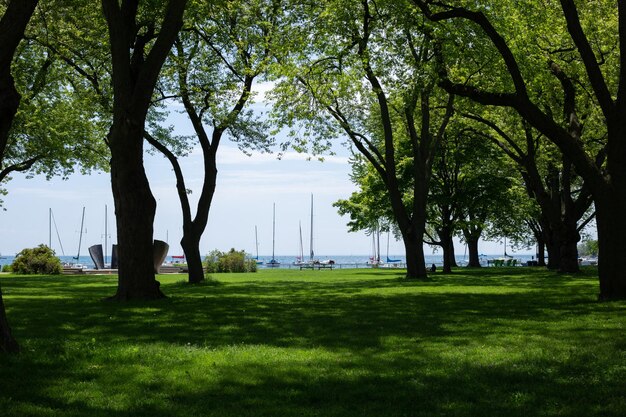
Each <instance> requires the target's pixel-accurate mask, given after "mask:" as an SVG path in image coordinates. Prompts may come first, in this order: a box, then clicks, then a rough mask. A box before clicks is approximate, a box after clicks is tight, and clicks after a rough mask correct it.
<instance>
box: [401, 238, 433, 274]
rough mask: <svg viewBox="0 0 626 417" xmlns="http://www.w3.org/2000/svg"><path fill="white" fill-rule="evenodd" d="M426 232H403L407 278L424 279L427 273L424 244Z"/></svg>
mask: <svg viewBox="0 0 626 417" xmlns="http://www.w3.org/2000/svg"><path fill="white" fill-rule="evenodd" d="M423 236H424V233H423V232H422V233H421V234H420V233H415V232H412V233H411V232H408V233H404V231H403V233H402V240H403V242H404V249H405V256H406V278H407V279H419V280H424V279H427V278H428V275H427V274H426V261H425V259H424V246H423V244H422V239H423Z"/></svg>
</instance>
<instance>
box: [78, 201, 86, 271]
mask: <svg viewBox="0 0 626 417" xmlns="http://www.w3.org/2000/svg"><path fill="white" fill-rule="evenodd" d="M84 224H85V207H83V217H82V218H81V220H80V236H79V237H78V255H76V261H78V260H79V259H80V245H81V243H82V242H83V226H84Z"/></svg>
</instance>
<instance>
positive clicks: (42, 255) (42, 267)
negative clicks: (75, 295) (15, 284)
mask: <svg viewBox="0 0 626 417" xmlns="http://www.w3.org/2000/svg"><path fill="white" fill-rule="evenodd" d="M11 271H12V272H14V273H16V274H46V275H56V274H60V273H61V261H60V260H59V258H57V257H56V256H55V254H54V251H53V250H52V249H50V248H49V247H47V246H46V245H39V246H37V247H36V248H32V249H24V250H22V251H21V252H20V253H18V254H17V256H16V257H15V260H13V263H12V264H11Z"/></svg>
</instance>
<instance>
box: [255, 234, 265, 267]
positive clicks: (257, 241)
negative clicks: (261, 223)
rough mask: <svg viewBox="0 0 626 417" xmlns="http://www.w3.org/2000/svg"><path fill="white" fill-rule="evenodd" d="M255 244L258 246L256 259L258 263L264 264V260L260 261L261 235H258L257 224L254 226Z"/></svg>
mask: <svg viewBox="0 0 626 417" xmlns="http://www.w3.org/2000/svg"><path fill="white" fill-rule="evenodd" d="M254 245H255V247H256V257H255V258H254V260H255V261H256V264H257V265H263V261H259V237H258V235H257V230H256V225H255V226H254Z"/></svg>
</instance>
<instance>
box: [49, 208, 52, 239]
mask: <svg viewBox="0 0 626 417" xmlns="http://www.w3.org/2000/svg"><path fill="white" fill-rule="evenodd" d="M48 247H49V248H50V249H52V207H50V208H49V209H48Z"/></svg>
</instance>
